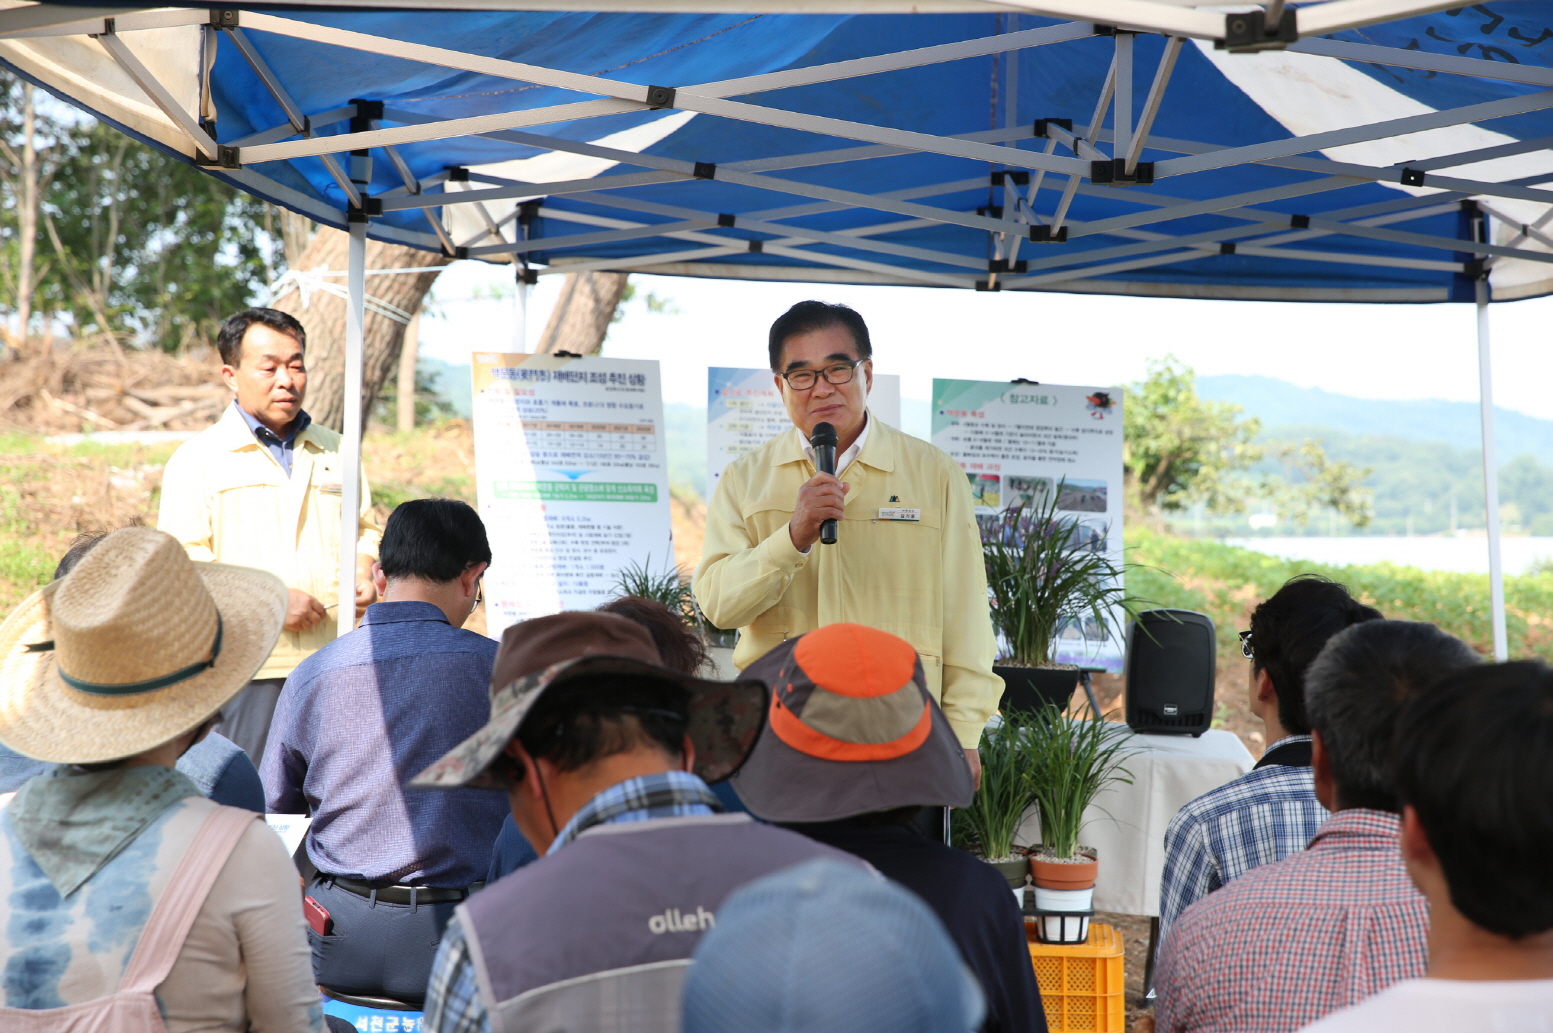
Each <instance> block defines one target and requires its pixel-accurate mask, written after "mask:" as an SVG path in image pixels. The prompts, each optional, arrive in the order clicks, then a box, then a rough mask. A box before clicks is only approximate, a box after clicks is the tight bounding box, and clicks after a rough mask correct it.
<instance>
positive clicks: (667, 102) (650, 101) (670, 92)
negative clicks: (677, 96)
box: [647, 86, 674, 111]
mask: <svg viewBox="0 0 1553 1033" xmlns="http://www.w3.org/2000/svg"><path fill="white" fill-rule="evenodd" d="M647 106H648V107H649V108H652V109H653V110H654V111H657V110H658V109H659V108H672V107H673V106H674V87H672V86H649V87H647Z"/></svg>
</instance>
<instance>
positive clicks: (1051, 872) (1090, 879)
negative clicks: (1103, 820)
mask: <svg viewBox="0 0 1553 1033" xmlns="http://www.w3.org/2000/svg"><path fill="white" fill-rule="evenodd" d="M1079 854H1080V856H1082V857H1085V858H1088V860H1074V861H1054V860H1051V859H1050V858H1049V857H1048V856H1045V855H1043V853H1042V851H1041V849H1040V848H1039V847H1037V848H1035V849H1034V850H1031V851H1030V878H1031V880H1032V881H1034V883H1035V884H1036V885H1037V886H1039V887H1041V888H1042V889H1048V890H1087V889H1091V888H1093V887H1094V885H1095V878H1096V876H1097V875H1098V874H1099V871H1100V861H1099V858H1098V857H1097V856H1096V854H1095V851H1094V850H1093V849H1092V848H1090V847H1080V848H1079Z"/></svg>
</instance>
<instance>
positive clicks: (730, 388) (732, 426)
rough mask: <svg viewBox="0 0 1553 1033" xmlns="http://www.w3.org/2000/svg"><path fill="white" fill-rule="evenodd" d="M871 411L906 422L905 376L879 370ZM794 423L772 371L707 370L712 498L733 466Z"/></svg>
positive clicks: (708, 483)
mask: <svg viewBox="0 0 1553 1033" xmlns="http://www.w3.org/2000/svg"><path fill="white" fill-rule="evenodd" d="M868 411H869V412H871V413H873V414H874V415H875V416H877V417H879V418H880V419H881V420H883V421H884V422H885V423H888V424H889V425H890V426H892V427H897V428H898V427H899V426H900V425H901V378H900V377H899V376H897V375H896V374H894V373H876V374H874V387H873V390H872V391H870V392H869V394H868ZM792 425H793V421H792V420H790V419H788V417H787V409H786V408H785V407H784V406H783V405H782V395H781V394H780V393H779V392H778V391H777V389H776V385H775V384H774V383H772V376H771V371H770V370H769V369H733V368H731V367H728V366H713V367H712V368H711V369H709V370H707V371H706V489H707V497H708V498H710V497H711V492H712V491H713V489H715V488H716V487H717V480H718V478H719V477H721V476H722V475H723V471H724V470H725V469H727V467H728V464H729V463H731V462H733V461H734V460H735V459H737V458H739V457H740V456H742V455H744V454H745V453H746V452H753V451H755V450H756V449H757V448H759V447H760V446H761V445H764V444H765V443H766V442H768V441H770V440H771V439H772V438H774V437H776V436H777V435H778V434H781V433H782V432H783V431H785V430H787V429H788V428H789V427H791V426H792Z"/></svg>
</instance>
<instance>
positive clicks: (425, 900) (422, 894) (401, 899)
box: [318, 872, 485, 905]
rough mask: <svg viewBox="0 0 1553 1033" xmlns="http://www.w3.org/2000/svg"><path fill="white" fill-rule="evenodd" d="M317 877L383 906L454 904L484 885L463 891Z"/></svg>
mask: <svg viewBox="0 0 1553 1033" xmlns="http://www.w3.org/2000/svg"><path fill="white" fill-rule="evenodd" d="M318 877H319V878H320V879H323V880H325V881H327V882H329V883H331V884H332V885H335V886H338V887H340V889H342V890H349V891H350V892H351V893H354V894H356V896H358V897H367V898H368V899H372V898H374V897H375V898H376V899H378V900H381V901H382V902H383V903H385V904H416V905H418V904H456V903H458V902H459V901H461V900H464V899H465V898H467V897H468V896H469V894H471V893H473V892H474V891H475V890H477V889H480V888H481V887H483V886H484V885H485V883H483V882H477V883H474V884H473V885H471V886H469V887H467V888H465V889H453V888H451V887H447V886H405V885H401V884H400V883H397V882H363V881H362V880H361V879H347V878H346V877H345V876H343V875H326V874H324V873H323V872H319V873H318Z"/></svg>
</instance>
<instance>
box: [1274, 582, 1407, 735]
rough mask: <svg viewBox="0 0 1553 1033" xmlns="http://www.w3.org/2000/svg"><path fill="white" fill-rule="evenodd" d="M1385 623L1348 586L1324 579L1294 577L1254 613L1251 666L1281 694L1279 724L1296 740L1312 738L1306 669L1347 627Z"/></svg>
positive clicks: (1379, 615)
mask: <svg viewBox="0 0 1553 1033" xmlns="http://www.w3.org/2000/svg"><path fill="white" fill-rule="evenodd" d="M1380 619H1381V613H1380V611H1379V610H1377V609H1375V608H1374V607H1373V606H1365V605H1364V604H1363V603H1361V602H1359V601H1358V600H1357V599H1355V598H1354V597H1353V596H1352V595H1350V594H1349V593H1348V589H1347V587H1346V586H1344V585H1340V584H1338V583H1337V582H1336V581H1332V580H1329V579H1328V578H1324V577H1322V576H1321V575H1319V574H1301V575H1300V576H1298V577H1295V578H1290V579H1289V580H1288V581H1287V582H1286V583H1285V584H1284V586H1283V587H1282V588H1280V589H1278V591H1277V592H1275V593H1273V595H1272V596H1271V597H1270V598H1268V599H1267V600H1266V601H1264V602H1263V603H1261V605H1259V606H1258V607H1257V608H1256V609H1255V610H1253V611H1252V612H1251V649H1252V652H1253V653H1254V654H1255V659H1253V660H1252V661H1251V666H1252V669H1253V670H1255V671H1266V672H1267V676H1268V677H1269V678H1271V679H1272V682H1273V691H1274V692H1276V693H1277V694H1278V723H1279V724H1281V725H1283V728H1284V731H1286V732H1288V733H1289V734H1291V735H1309V734H1310V728H1311V724H1310V717H1309V716H1308V715H1307V714H1306V712H1305V695H1306V693H1305V678H1306V673H1305V672H1306V668H1308V667H1309V666H1310V665H1311V662H1312V661H1314V660H1315V659H1316V656H1317V654H1319V653H1320V652H1321V649H1322V647H1323V646H1325V645H1326V644H1327V639H1329V638H1331V637H1332V636H1333V635H1336V634H1337V633H1338V632H1339V631H1342V630H1343V629H1344V628H1347V627H1350V626H1352V625H1354V624H1360V623H1363V622H1364V621H1375V620H1380Z"/></svg>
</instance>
